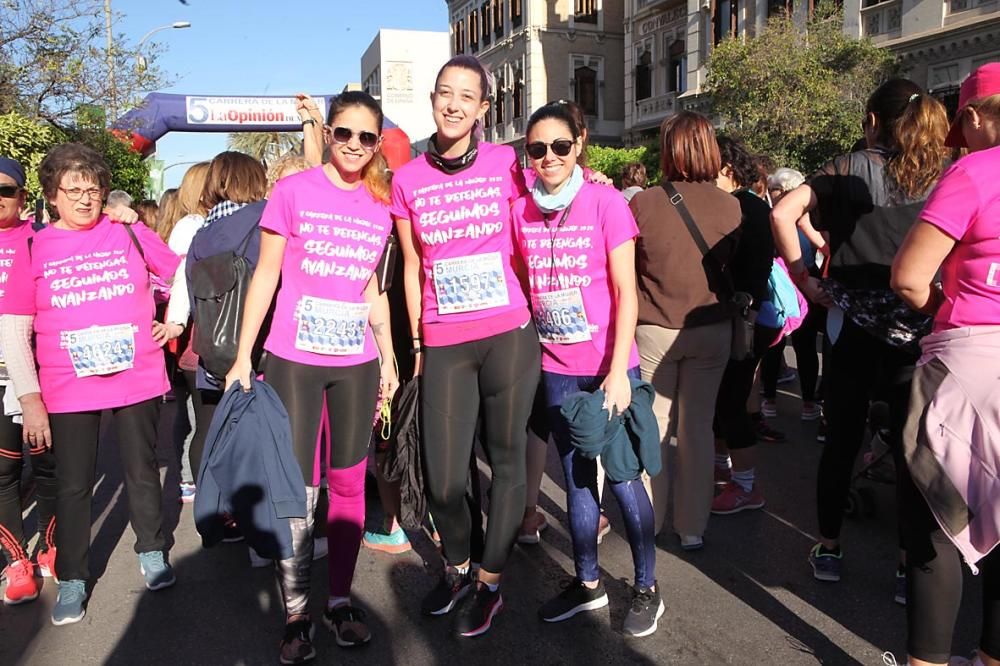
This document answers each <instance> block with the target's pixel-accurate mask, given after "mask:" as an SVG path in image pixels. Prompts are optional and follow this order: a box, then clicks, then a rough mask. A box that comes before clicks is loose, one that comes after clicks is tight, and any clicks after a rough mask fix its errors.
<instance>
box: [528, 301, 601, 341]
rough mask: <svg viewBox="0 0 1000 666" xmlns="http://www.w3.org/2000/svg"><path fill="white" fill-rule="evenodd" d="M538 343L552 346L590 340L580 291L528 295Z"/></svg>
mask: <svg viewBox="0 0 1000 666" xmlns="http://www.w3.org/2000/svg"><path fill="white" fill-rule="evenodd" d="M531 310H532V313H533V314H534V317H535V327H536V328H537V329H538V339H539V340H541V341H542V342H545V343H548V344H555V345H571V344H573V343H575V342H586V341H587V340H590V339H591V338H590V324H589V323H588V322H587V312H586V310H584V308H583V294H582V293H580V288H579V287H573V288H572V289H560V290H559V291H550V292H548V293H544V294H532V295H531Z"/></svg>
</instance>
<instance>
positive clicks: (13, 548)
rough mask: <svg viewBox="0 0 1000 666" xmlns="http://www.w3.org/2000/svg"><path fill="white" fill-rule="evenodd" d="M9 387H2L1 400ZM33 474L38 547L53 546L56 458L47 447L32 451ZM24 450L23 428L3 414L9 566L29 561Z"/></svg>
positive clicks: (2, 523)
mask: <svg viewBox="0 0 1000 666" xmlns="http://www.w3.org/2000/svg"><path fill="white" fill-rule="evenodd" d="M7 390H9V387H3V386H0V401H2V400H3V397H4V392H5V391H7ZM30 453H31V471H32V475H33V477H34V480H35V505H36V507H37V510H36V514H35V515H36V519H37V526H38V535H39V547H40V549H41V550H47V549H48V547H49V546H50V545H52V537H53V534H52V530H51V528H52V524H53V518H54V517H55V514H56V459H55V456H54V455H53V454H52V451H51V450H49V449H45V448H44V447H38V448H32V449H31V450H30ZM23 467H24V447H23V445H22V439H21V426H20V425H18V424H17V423H14V421H13V420H11V418H10V417H8V416H3V415H2V414H0V549H2V551H3V555H4V557H5V558H6V559H7V563H8V564H9V563H11V562H14V561H16V560H20V559H23V558H27V556H28V554H27V552H25V549H26V548H27V542H28V540H27V539H26V538H25V534H24V526H23V525H22V522H21V515H22V513H21V491H22V487H21V471H22V468H23Z"/></svg>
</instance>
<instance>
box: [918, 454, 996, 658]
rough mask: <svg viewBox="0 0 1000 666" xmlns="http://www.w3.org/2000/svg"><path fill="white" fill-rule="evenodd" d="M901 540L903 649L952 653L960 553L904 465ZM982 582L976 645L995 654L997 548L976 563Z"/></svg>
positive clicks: (959, 597) (925, 654)
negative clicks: (903, 555)
mask: <svg viewBox="0 0 1000 666" xmlns="http://www.w3.org/2000/svg"><path fill="white" fill-rule="evenodd" d="M901 476H902V477H903V478H901V479H900V481H901V482H902V483H903V491H902V493H901V498H900V499H901V500H902V502H903V511H902V521H903V539H904V544H905V546H906V628H907V641H906V651H907V652H908V653H909V655H910V656H911V657H916V658H917V659H923V660H925V661H930V662H934V663H942V662H947V661H948V659H949V658H950V656H951V641H952V634H953V633H954V629H955V622H956V621H957V620H958V610H959V607H960V606H961V604H962V558H961V556H960V555H959V553H958V549H956V548H955V546H954V544H952V543H951V541H950V540H949V539H948V537H947V536H946V535H945V533H944V532H943V531H942V530H941V528H940V526H939V525H938V523H937V521H936V520H935V519H934V516H933V514H932V513H931V510H930V508H928V506H927V502H926V500H924V497H923V495H921V494H920V491H919V490H917V487H916V486H915V485H914V483H913V481H912V479H911V478H910V475H909V473H908V472H907V471H905V470H904V472H903V474H902V475H901ZM977 566H979V568H980V571H981V573H982V575H981V576H980V577H979V580H980V581H981V582H982V586H983V626H982V633H981V635H980V638H979V647H980V649H981V650H982V651H983V652H985V653H986V654H987V655H989V656H990V657H993V658H994V659H1000V549H994V550H993V551H992V552H991V553H990V554H989V555H987V556H986V557H984V558H983V559H981V560H980V561H979V563H978V565H977Z"/></svg>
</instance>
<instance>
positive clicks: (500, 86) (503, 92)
mask: <svg viewBox="0 0 1000 666" xmlns="http://www.w3.org/2000/svg"><path fill="white" fill-rule="evenodd" d="M496 82H497V83H496V85H497V94H496V100H494V103H493V108H494V114H495V118H496V123H497V125H503V123H504V119H503V107H504V102H505V101H506V97H507V89H506V83H505V81H504V78H503V72H497V73H496Z"/></svg>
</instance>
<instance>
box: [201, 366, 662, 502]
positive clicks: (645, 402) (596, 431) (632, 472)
mask: <svg viewBox="0 0 1000 666" xmlns="http://www.w3.org/2000/svg"><path fill="white" fill-rule="evenodd" d="M629 381H630V382H631V383H632V404H630V405H629V407H628V409H626V410H625V413H624V414H621V415H618V414H616V415H615V416H614V417H612V418H611V419H610V420H609V419H608V415H609V414H608V410H607V409H606V408H605V407H604V391H602V390H600V389H598V390H597V391H594V392H593V393H586V392H583V391H581V392H579V393H574V394H572V395H570V396H569V397H567V398H566V399H565V400H563V404H562V408H561V412H562V415H563V418H565V419H566V421H567V423H568V424H569V435H570V441H571V442H572V444H573V446H574V447H576V449H577V450H579V451H580V454H581V455H582V456H584V457H585V458H590V459H596V458H597V457H598V456H600V457H601V464H602V465H604V471H605V472H606V473H607V475H608V479H610V480H611V481H614V482H616V483H618V482H621V481H632V480H633V479H637V478H639V475H640V474H641V473H642V471H643V470H646V473H647V474H649V475H650V476H656V475H657V474H659V473H660V470H661V469H662V468H663V461H662V459H661V454H660V429H659V426H657V423H656V416H655V415H654V414H653V397H654V395H655V392H654V391H653V385H652V384H650V383H649V382H644V381H640V380H638V379H632V378H630V379H629ZM199 492H201V489H200V488H199Z"/></svg>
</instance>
